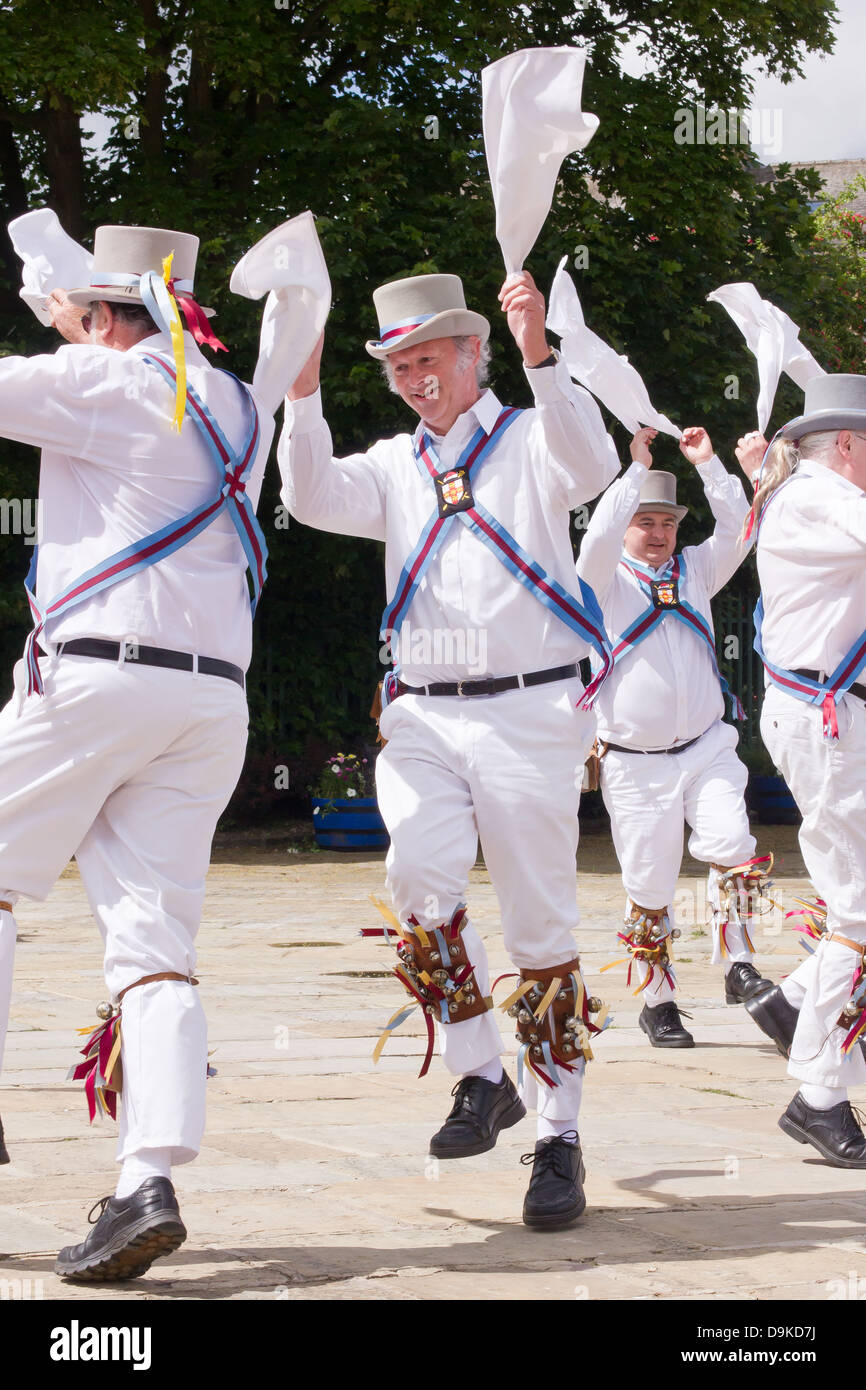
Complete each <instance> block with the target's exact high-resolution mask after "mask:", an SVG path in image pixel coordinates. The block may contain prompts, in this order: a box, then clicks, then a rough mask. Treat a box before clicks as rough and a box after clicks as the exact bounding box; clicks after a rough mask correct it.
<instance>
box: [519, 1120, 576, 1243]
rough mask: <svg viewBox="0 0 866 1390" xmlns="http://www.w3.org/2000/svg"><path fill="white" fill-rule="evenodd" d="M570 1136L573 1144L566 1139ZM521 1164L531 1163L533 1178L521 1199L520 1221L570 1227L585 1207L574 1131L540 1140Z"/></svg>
mask: <svg viewBox="0 0 866 1390" xmlns="http://www.w3.org/2000/svg"><path fill="white" fill-rule="evenodd" d="M569 1139H573V1140H574V1142H573V1143H569V1142H568V1140H569ZM520 1162H521V1163H531V1164H532V1177H531V1178H530V1179H529V1188H528V1190H527V1193H526V1197H525V1198H524V1202H523V1223H524V1225H525V1226H534V1227H535V1228H536V1230H542V1231H559V1230H563V1229H564V1228H565V1227H566V1226H573V1225H574V1223H575V1221H577V1220H578V1219H579V1217H581V1216H582V1215H583V1213H584V1210H585V1208H586V1197H585V1196H584V1194H583V1180H584V1178H585V1177H586V1170H585V1169H584V1166H583V1158H582V1156H581V1152H580V1142H579V1140H578V1137H577V1134H576V1132H575V1131H574V1130H573V1129H572V1130H569V1132H568V1134H567V1135H562V1136H559V1135H556V1136H554V1137H553V1138H550V1139H539V1140H538V1142H537V1144H536V1145H535V1152H534V1153H531V1154H524V1155H523V1157H522V1158H521V1160H520Z"/></svg>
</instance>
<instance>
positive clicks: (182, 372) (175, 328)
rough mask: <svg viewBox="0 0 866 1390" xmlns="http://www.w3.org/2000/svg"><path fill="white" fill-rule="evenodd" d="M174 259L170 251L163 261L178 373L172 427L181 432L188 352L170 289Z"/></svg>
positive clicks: (175, 366)
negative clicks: (186, 351)
mask: <svg viewBox="0 0 866 1390" xmlns="http://www.w3.org/2000/svg"><path fill="white" fill-rule="evenodd" d="M173 260H174V252H173V251H172V252H170V254H169V255H167V256H166V257H165V260H164V261H163V263H162V278H163V280H164V282H165V289H166V294H167V295H168V299H169V303H170V305H171V318H170V319H169V325H168V326H169V332H170V333H171V349H172V353H173V354H174V368H175V372H176V374H177V381H176V383H175V394H174V419H173V420H172V422H171V423H172V427H173V428H174V429H176V430H177V432H178V434H180V432H181V429H182V428H183V417H184V412H185V411H186V353H185V351H184V343H183V323H182V322H181V317H180V310H179V309H178V307H177V300H176V299H175V297H174V295H173V294H172V292H171V290H170V289H169V287H168V286H169V282H170V280H171V263H172V261H173Z"/></svg>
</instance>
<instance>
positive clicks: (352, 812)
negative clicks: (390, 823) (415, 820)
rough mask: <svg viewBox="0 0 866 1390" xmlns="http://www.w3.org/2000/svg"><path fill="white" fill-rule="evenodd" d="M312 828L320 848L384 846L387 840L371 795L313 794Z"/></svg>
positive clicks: (386, 846) (350, 848)
mask: <svg viewBox="0 0 866 1390" xmlns="http://www.w3.org/2000/svg"><path fill="white" fill-rule="evenodd" d="M316 807H318V808H319V810H318V814H316V815H314V816H313V829H314V831H315V834H316V844H317V845H319V846H320V847H321V848H322V849H336V850H353V849H366V850H369V849H387V848H388V845H389V843H390V841H389V839H388V832H387V830H386V829H385V822H384V821H383V820H382V817H381V816H380V815H379V807H378V806H377V804H376V798H375V796H353V797H339V796H335V797H327V796H314V797H313V810H314V811H315V809H316Z"/></svg>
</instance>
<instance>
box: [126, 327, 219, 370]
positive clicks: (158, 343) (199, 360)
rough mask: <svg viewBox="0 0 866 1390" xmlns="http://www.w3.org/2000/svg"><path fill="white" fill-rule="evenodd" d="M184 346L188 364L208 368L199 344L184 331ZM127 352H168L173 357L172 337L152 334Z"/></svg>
mask: <svg viewBox="0 0 866 1390" xmlns="http://www.w3.org/2000/svg"><path fill="white" fill-rule="evenodd" d="M183 346H184V352H185V355H186V360H187V362H192V363H193V364H194V365H195V366H197V367H198V366H201V365H202V364H204V365H205V366H207V358H206V357H205V356H204V355H203V353H202V352H201V349H200V348H199V345H198V343H197V342H196V340H195V338H194V337H193V336H192V334H191V333H187V332H186V331H184V335H183ZM126 350H127V352H142V353H143V352H167V353H168V354H169V356H170V357H173V350H172V343H171V335H170V334H168V333H151V335H150V337H149V338H141V339H139V341H138V342H137V343H133V344H132V347H129V348H127V349H126Z"/></svg>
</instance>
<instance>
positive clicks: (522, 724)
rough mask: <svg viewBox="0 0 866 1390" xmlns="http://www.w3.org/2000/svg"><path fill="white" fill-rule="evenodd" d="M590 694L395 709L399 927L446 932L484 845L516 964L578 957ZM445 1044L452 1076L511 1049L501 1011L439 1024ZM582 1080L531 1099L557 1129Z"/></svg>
mask: <svg viewBox="0 0 866 1390" xmlns="http://www.w3.org/2000/svg"><path fill="white" fill-rule="evenodd" d="M581 692H582V687H581V685H580V682H579V681H576V680H575V681H568V682H564V683H561V684H560V683H554V684H550V685H543V686H536V687H534V688H530V689H525V690H514V691H505V692H503V693H502V694H500V695H493V696H485V697H482V698H477V697H473V698H468V699H461V698H460V697H459V696H454V697H453V698H452V697H449V696H446V697H437V696H418V695H402V696H400V698H399V699H397V700H395V701H394V702H393V703H392V704H391V705H389V706H388V708H387V709H386V710H385V712H384V714H383V716H382V721H381V730H382V734H383V737H385V738H386V739H387V740H388V743H387V746H386V747H385V748H384V749H383V751H382V752H381V753H380V754H379V758H378V761H377V764H376V788H377V794H378V798H379V807H380V810H381V812H382V817H383V819H384V821H385V824H386V826H387V828H388V833H389V834H390V836H391V848H390V850H389V852H388V859H387V870H388V885H389V888H390V890H391V894H392V896H393V900H394V909H395V911H396V913H397V915H398V916H399V917H400V918H401V920H403V921H406V919H407V918H408V917H409V916H410V914H413V913H414V915H415V916H416V917H417V919H418V921H419V922H420V923H421V925H422V926H436V925H438V924H439V923H440V922H442V921H447V920H448V919H449V918H450V917H451V916H452V914H453V913H454V911H455V909H456V908H457V907H458V906H459V905H460V904H461V903H463V902H465V901H466V890H467V884H468V880H469V871H470V869H471V868H472V866H473V865H474V863H475V859H476V855H477V852H478V842H479V840H480V841H481V848H482V851H483V853H484V861H485V863H486V865H487V869H488V872H489V874H490V881H491V883H492V884H493V887H494V889H495V891H496V895H497V898H498V899H499V906H500V911H501V916H502V934H503V939H504V943H505V949H506V951H507V952H508V955H509V956H510V958H511V960H512V961H513V962H514V965H515V966H516V967H517V968H525V969H533V968H535V969H538V970H541V969H544V968H547V967H549V966H554V965H560V964H564V963H566V962H567V961H570V960H572V959H573V958H574V957H575V956H576V955H577V947H576V945H575V939H574V934H573V933H574V929H575V928H576V926H577V924H578V920H579V913H578V910H577V893H576V883H575V858H576V854H577V840H578V820H577V812H578V806H579V803H580V788H581V784H582V779H583V764H584V761H585V759H586V755H587V752H588V750H589V747H590V744H591V742H592V738H593V733H594V723H595V721H594V719H593V718H592V716H590V715H588V714H585V713H583V712H582V711H579V710H577V709H576V708H575V705H576V702H577V700H578V699H579V697H580V694H581ZM463 935H464V941H465V943H466V948H467V952H468V958H469V959H470V960H471V961H472V964H473V966H474V968H475V971H476V976H477V979H478V984H479V987H480V988H481V989H482V991H483V992H484V993H489V984H490V982H489V971H488V965H487V958H486V952H485V950H484V946H483V943H482V942H481V939H480V937H479V936H478V934H477V932H476V931H475V930H474V929H473V928H472V926H471V924H468V925H467V926H466V927H465V928H464V934H463ZM439 1042H440V1050H441V1053H442V1058H443V1061H444V1062H445V1065H446V1067H447V1068H448V1070H449V1071H451V1072H452V1073H453V1074H454V1075H460V1074H462V1073H464V1072H466V1071H470V1070H472V1069H474V1068H476V1067H479V1066H483V1065H484V1063H485V1062H488V1061H490V1060H491V1059H492V1058H494V1057H496V1056H498V1055H499V1053H500V1052H501V1051H502V1039H501V1036H500V1033H499V1029H498V1027H497V1025H496V1023H495V1021H494V1018H493V1014H492V1012H489V1013H486V1014H484V1015H482V1016H481V1017H480V1018H477V1019H466V1020H465V1021H464V1022H462V1023H451V1024H446V1025H444V1026H441V1027H440V1029H439ZM563 1075H565V1074H564V1073H563ZM581 1083H582V1074H581V1073H580V1072H576V1073H575V1075H574V1076H572V1077H569V1078H568V1079H567V1081H566V1082H565V1083H564V1084H563V1085H562V1086H561V1087H556V1088H553V1089H550V1088H547V1087H543V1088H542V1087H539V1088H538V1090H539V1091H542V1090H543V1091H544V1094H543V1095H539V1096H538V1098H537V1103H536V1097H535V1086H534V1083H532V1085H527V1086H526V1088H525V1095H524V1099H525V1100H527V1102H528V1103H530V1104H536V1108H537V1109H538V1110H539V1112H540V1113H542V1114H544V1115H547V1116H548V1117H549V1118H551V1119H572V1118H574V1117H575V1116H576V1114H577V1107H578V1105H579V1101H580V1086H581Z"/></svg>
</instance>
